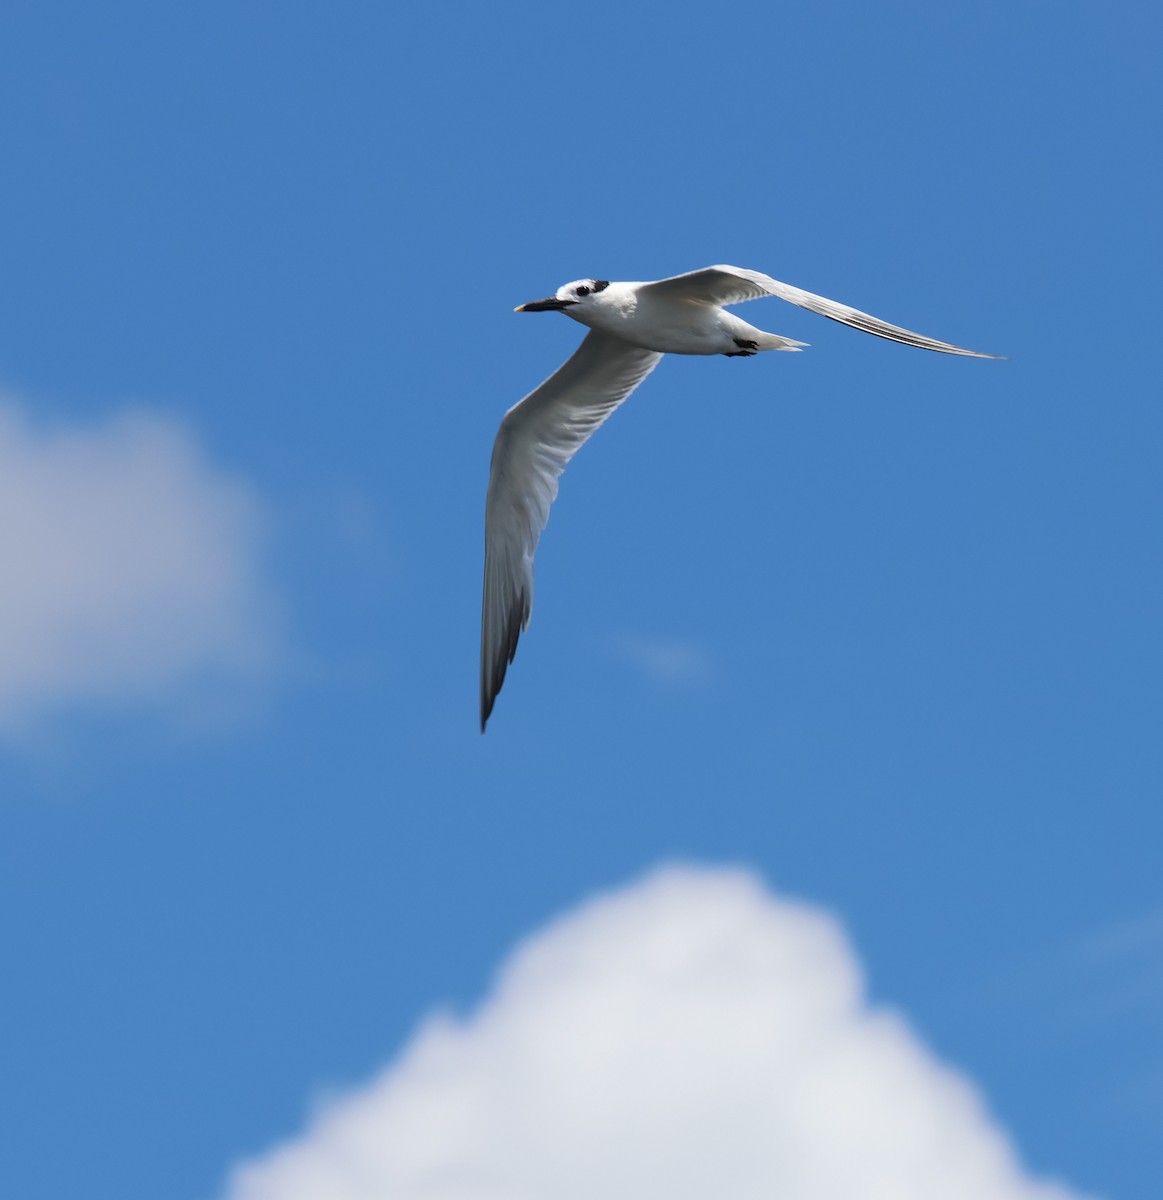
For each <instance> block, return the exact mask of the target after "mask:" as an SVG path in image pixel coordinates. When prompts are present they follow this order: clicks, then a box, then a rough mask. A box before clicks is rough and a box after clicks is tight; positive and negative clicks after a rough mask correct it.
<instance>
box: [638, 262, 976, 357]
mask: <svg viewBox="0 0 1163 1200" xmlns="http://www.w3.org/2000/svg"><path fill="white" fill-rule="evenodd" d="M643 290H649V291H654V292H657V293H659V294H662V295H668V296H674V297H676V298H678V297H682V298H683V299H687V300H697V301H702V302H703V303H704V304H719V305H725V304H742V303H743V301H744V300H759V299H762V298H763V297H764V296H776V297H778V298H779V299H780V300H789V301H791V303H792V304H798V305H799V306H800V308H807V309H810V310H811V311H812V312H814V313H819V314H820V316H822V317H830V318H831V319H832V320H833V321H839V322H840V323H841V324H842V325H851V326H852V328H853V329H862V330H864V332H865V333H874V334H876V336H877V337H882V338H888V339H889V340H890V341H893V342H904V344H905V345H906V346H918V347H920V349H922V350H939V351H941V353H943V354H965V355H968V356H969V357H971V358H998V357H1000V356H999V355H997V354H981V353H980V352H979V351H977V350H966V349H965V348H964V347H962V346H954V345H953V343H952V342H940V341H938V340H937V339H936V338H931V337H925V336H924V334H920V333H913V332H912V330H909V329H902V328H901V327H900V326H899V325H890V324H889V323H888V322H887V321H882V320H880V319H879V318H878V317H873V316H870V315H869V314H868V313H866V312H861V311H860V310H859V309H858V308H849V307H848V305H846V304H837V303H836V301H835V300H829V299H827V298H826V297H824V296H817V295H815V294H814V293H812V292H805V291H803V290H802V289H801V288H798V287H792V286H791V284H790V283H780V281H779V280H778V279H772V278H771V276H770V275H764V274H762V273H761V272H759V271H748V270H746V269H745V268H744V267H728V266H722V265H720V266H717V267H704V268H703V270H701V271H689V272H688V273H687V274H685V275H675V276H673V277H672V278H670V279H660V280H658V282H657V283H648V284H645V285H643Z"/></svg>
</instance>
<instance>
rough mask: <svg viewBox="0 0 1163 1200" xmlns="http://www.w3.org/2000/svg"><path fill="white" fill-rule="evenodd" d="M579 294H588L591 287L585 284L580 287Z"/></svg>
mask: <svg viewBox="0 0 1163 1200" xmlns="http://www.w3.org/2000/svg"><path fill="white" fill-rule="evenodd" d="M577 294H578V295H579V296H588V295H589V294H590V289H589V288H588V287H586V286H585V285H584V284H583V285H582V286H581V287H579V288H578V290H577Z"/></svg>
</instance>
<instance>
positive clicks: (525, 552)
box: [481, 266, 999, 733]
mask: <svg viewBox="0 0 1163 1200" xmlns="http://www.w3.org/2000/svg"><path fill="white" fill-rule="evenodd" d="M765 296H776V297H778V298H779V299H781V300H790V301H791V303H792V304H798V305H799V306H800V307H801V308H807V309H810V310H811V311H812V312H815V313H819V314H820V315H821V316H824V317H830V318H831V319H832V320H833V321H840V322H842V323H843V324H845V325H851V326H852V327H853V328H854V329H862V330H864V332H865V333H873V334H876V335H877V337H883V338H890V339H891V340H892V341H894V342H904V343H905V345H906V346H918V347H920V348H921V349H923V350H939V351H941V352H942V353H944V354H964V355H967V356H969V357H972V358H997V357H999V356H998V355H995V354H979V353H978V352H977V351H975V350H965V349H963V348H962V347H960V346H954V345H952V343H950V342H940V341H937V340H936V339H935V338H929V337H924V336H922V335H921V334H919V333H912V332H910V331H909V330H907V329H901V328H900V327H899V326H898V325H889V324H888V323H887V322H885V321H881V320H878V319H877V318H876V317H871V316H869V315H868V313H864V312H860V311H859V310H858V309H855V308H849V307H848V306H847V305H844V304H837V303H836V301H834V300H827V299H825V298H824V297H823V296H816V295H813V294H812V293H811V292H805V291H801V289H799V288H797V287H792V286H791V285H790V284H786V283H780V282H779V280H777V279H772V278H771V277H770V276H767V275H763V274H760V272H758V271H747V270H744V269H743V268H741V267H727V266H717V267H706V268H704V269H703V270H701V271H690V272H688V273H687V274H686V275H675V276H674V277H673V278H671V279H659V280H657V281H655V282H651V283H611V282H610V281H609V280H607V279H578V280H575V281H574V282H573V283H567V284H565V285H564V286H562V287H559V288H558V289H557V293H556V295H554V296H551V297H550V298H549V299H546V300H534V301H533V302H532V303H529V304H522V305H521V306H520V307H519V308H517V309H516V311H517V312H563V313H565V315H566V316H567V317H572V318H573V319H574V320H575V321H578V322H580V323H581V324H582V325H586V326H588V327H589V330H590V332H589V333H588V334H586V336H585V338H584V340H583V341H582V344H581V345H580V346H579V347H578V348H577V351H576V352H575V353H574V355H573V356H572V357H571V358H569V359H568V360H567V361H566V362H565V363H564V364H563V365H562V366H561V367H559V368H558V370H557V371H555V372H554V373H553V374H552V375H551V376H550V377H549V378H548V379H547V380H546V381H545V382H544V383H543V384H542V385H541V386H540V387H539V388H536V389H535V390H534V391H532V392H530V393H529V395H528V396H526V397H525V399H524V400H522V401H521V402H520V403H519V404H517V405H514V407H513V408H511V409H509V411H508V412H507V413H506V414H505V418H504V420H503V421H502V422H501V427H500V429H499V430H498V431H497V440H496V442H495V443H494V444H493V458H492V466H491V468H490V472H489V490H488V497H487V499H486V502H485V584H484V602H483V606H482V615H481V732H482V733H483V732H484V728H485V723H486V722H487V721H488V719H489V714H490V713H491V712H492V711H493V704H494V702H495V701H496V698H497V693H498V692H499V691H500V690H501V684H502V683H504V681H505V672H506V670H507V669H508V666H509V663H511V662H512V661H513V656H514V655H515V654H516V653H517V640H518V638H519V637H520V635H521V633H522V632H523V631H524V630H525V629H526V628H527V627H528V625H529V616H530V613H531V612H532V609H533V554H534V551H535V550H536V549H537V542H538V540H539V538H540V537H541V531H542V530H543V529H544V528H545V524H546V522H547V521H548V520H549V507H550V505H551V504H552V503H553V501H554V499H555V498H556V496H557V481H558V478H559V477H560V475H561V473H562V471H564V470H565V468H566V465H567V464H568V463H569V460H570V459H571V458H573V456H574V455H575V454H576V453H577V452H578V450H579V449H580V448H581V447H582V445H583V444H584V443H585V442H586V441H587V439H588V438H589V437H590V435H591V434H592V433H593V432H594V431H595V430H596V429H597V428H598V426H599V425H601V424H602V422H603V421H604V420H605V419H606V418H607V417H608V416H609V415H610V414H611V413H612V412H613V411H614V409H616V408H617V407H618V405H619V404H621V403H622V401H623V400H625V399H626V397H627V396H629V395H630V393H631V392H632V391H633V390H634V389H635V388H636V387H637V386H638V385H639V384H640V383H641V382H642V380H643V379H645V378H646V376H647V375H649V374H650V372H651V371H653V370H654V368H655V367H656V366H657V365H658V361H659V359H661V358H662V356H663V355H664V354H725V355H727V356H728V357H747V356H750V355H753V354H757V353H758V352H759V351H761V350H799V349H800V348H801V347H802V346H804V345H805V344H806V343H804V342H796V341H792V339H791V338H785V337H780V336H779V335H778V334H774V333H765V332H764V331H763V330H762V329H756V328H755V327H754V326H753V325H748V324H747V322H746V321H743V320H740V319H739V318H738V317H736V316H735V315H734V314H732V313H729V312H726V311H725V309H724V307H723V306H724V305H727V304H740V303H742V302H743V301H744V300H759V299H761V298H763V297H765Z"/></svg>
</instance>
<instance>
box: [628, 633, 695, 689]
mask: <svg viewBox="0 0 1163 1200" xmlns="http://www.w3.org/2000/svg"><path fill="white" fill-rule="evenodd" d="M615 649H616V651H617V653H618V655H619V656H620V657H621V658H624V659H625V660H626V661H628V662H629V663H631V665H633V666H634V667H636V668H637V669H638V670H639V671H640V672H641V673H642V674H643V675H646V676H647V677H648V678H650V679H652V680H654V682H656V683H662V684H672V685H674V684H690V683H703V682H705V681H707V680H708V679H710V678H711V676H712V675H713V674H714V662H713V660H712V658H711V656H710V654H708V653H707V651H706V650H704V649H703V648H702V647H700V646H696V645H694V644H693V643H691V642H679V641H667V640H664V639H661V638H646V637H640V636H637V635H634V636H630V635H627V636H626V637H622V638H620V639H619V640H618V641H617V642H616V643H615Z"/></svg>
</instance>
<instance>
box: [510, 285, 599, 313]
mask: <svg viewBox="0 0 1163 1200" xmlns="http://www.w3.org/2000/svg"><path fill="white" fill-rule="evenodd" d="M609 286H610V281H609V280H608V279H575V280H574V281H573V283H565V284H562V286H561V287H559V288H558V289H557V292H556V294H555V295H553V296H550V297H549V298H548V299H546V300H531V301H530V302H529V303H528V304H521V305H518V306H517V308H515V309H514V310H513V311H514V312H564V313H566V315H567V316H571V317H578V316H580V315H581V313H583V312H584V311H585V310H586V308H587V307H589V306H590V305H592V304H593V302H594V297H595V296H597V295H599V294H600V293H601V292H604V291H605V290H606V288H608V287H609Z"/></svg>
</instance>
